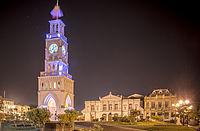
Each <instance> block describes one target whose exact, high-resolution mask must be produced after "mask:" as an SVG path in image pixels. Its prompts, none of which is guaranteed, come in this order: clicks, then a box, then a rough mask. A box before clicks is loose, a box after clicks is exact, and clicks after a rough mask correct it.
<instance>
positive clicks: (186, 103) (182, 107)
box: [172, 100, 192, 126]
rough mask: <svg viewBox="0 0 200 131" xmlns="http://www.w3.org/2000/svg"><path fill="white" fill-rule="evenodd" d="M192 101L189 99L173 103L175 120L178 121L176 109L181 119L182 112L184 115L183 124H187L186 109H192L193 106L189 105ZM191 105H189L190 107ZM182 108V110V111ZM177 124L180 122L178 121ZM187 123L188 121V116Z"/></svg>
mask: <svg viewBox="0 0 200 131" xmlns="http://www.w3.org/2000/svg"><path fill="white" fill-rule="evenodd" d="M189 103H190V101H189V100H185V101H183V100H179V102H178V103H176V104H172V106H173V107H175V121H176V111H178V113H179V119H180V113H181V112H182V114H183V117H182V124H183V126H184V125H185V114H184V113H185V110H186V109H192V106H189ZM188 106H189V107H188ZM181 110H182V111H181ZM176 123H177V124H178V123H179V122H176ZM187 123H188V117H187Z"/></svg>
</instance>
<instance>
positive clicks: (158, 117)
mask: <svg viewBox="0 0 200 131" xmlns="http://www.w3.org/2000/svg"><path fill="white" fill-rule="evenodd" d="M152 119H154V120H157V121H162V117H160V116H152Z"/></svg>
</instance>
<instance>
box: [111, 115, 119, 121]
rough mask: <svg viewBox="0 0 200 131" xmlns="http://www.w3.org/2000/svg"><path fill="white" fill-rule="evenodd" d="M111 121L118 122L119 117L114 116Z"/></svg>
mask: <svg viewBox="0 0 200 131" xmlns="http://www.w3.org/2000/svg"><path fill="white" fill-rule="evenodd" d="M112 119H113V121H119V120H120V117H117V116H114V117H113V118H112Z"/></svg>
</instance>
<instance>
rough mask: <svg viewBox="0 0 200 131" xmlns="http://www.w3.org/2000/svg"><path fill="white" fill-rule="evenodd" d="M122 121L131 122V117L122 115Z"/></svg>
mask: <svg viewBox="0 0 200 131" xmlns="http://www.w3.org/2000/svg"><path fill="white" fill-rule="evenodd" d="M120 122H130V119H129V118H128V117H126V116H124V117H121V119H120Z"/></svg>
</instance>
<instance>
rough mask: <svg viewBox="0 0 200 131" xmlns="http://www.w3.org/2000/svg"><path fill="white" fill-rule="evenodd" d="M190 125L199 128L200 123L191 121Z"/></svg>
mask: <svg viewBox="0 0 200 131" xmlns="http://www.w3.org/2000/svg"><path fill="white" fill-rule="evenodd" d="M189 125H191V126H197V125H198V121H196V120H191V121H190V122H189Z"/></svg>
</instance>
